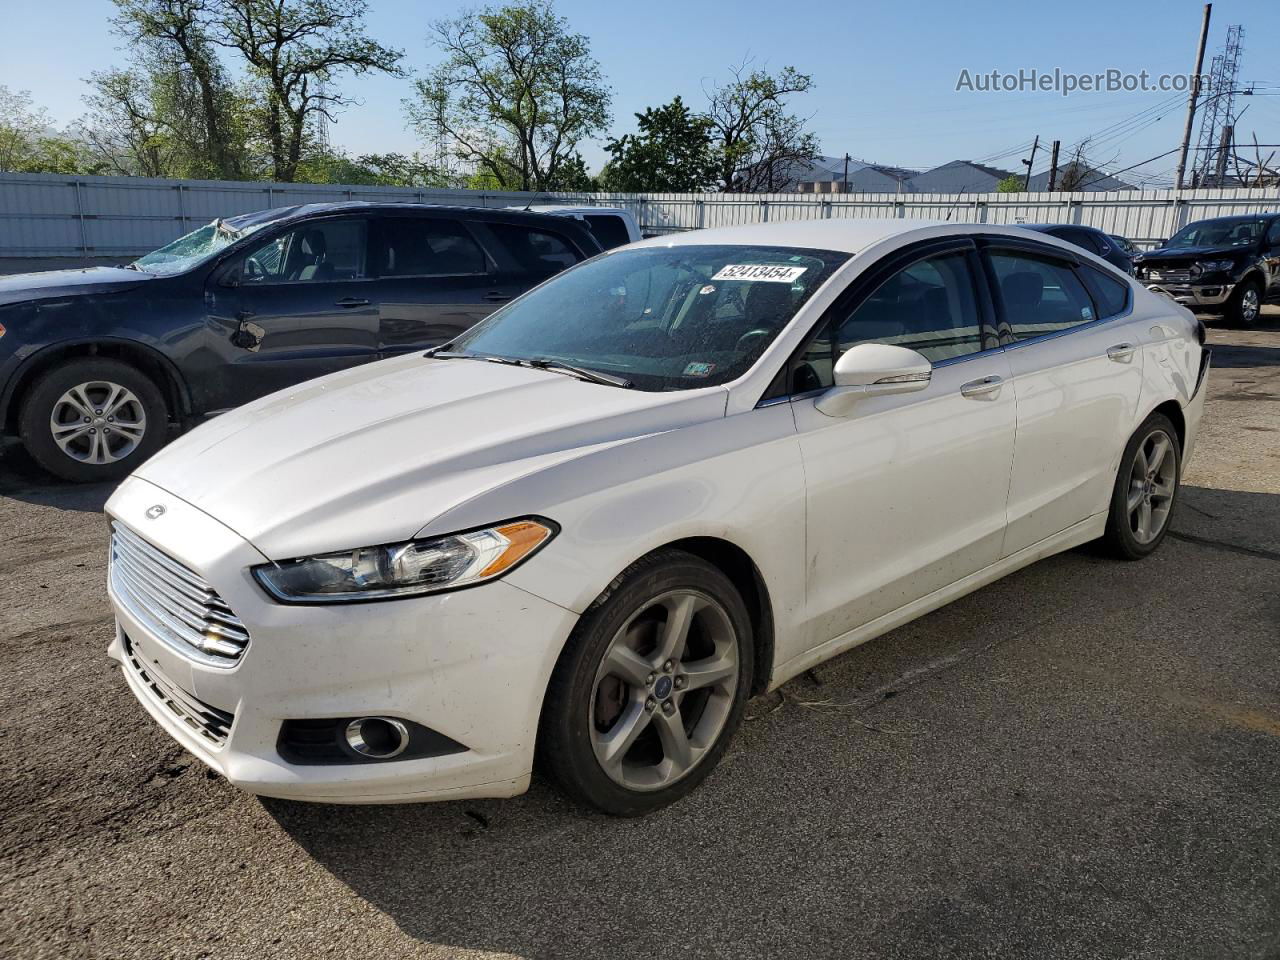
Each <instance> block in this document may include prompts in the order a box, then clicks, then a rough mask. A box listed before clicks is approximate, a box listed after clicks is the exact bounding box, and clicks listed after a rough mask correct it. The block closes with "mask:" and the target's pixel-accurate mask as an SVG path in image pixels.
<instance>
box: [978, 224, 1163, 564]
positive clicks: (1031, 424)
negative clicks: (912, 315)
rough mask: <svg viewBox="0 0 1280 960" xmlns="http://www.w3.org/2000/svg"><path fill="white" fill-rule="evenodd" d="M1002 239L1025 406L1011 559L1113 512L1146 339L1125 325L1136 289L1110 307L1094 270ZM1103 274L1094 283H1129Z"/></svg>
mask: <svg viewBox="0 0 1280 960" xmlns="http://www.w3.org/2000/svg"><path fill="white" fill-rule="evenodd" d="M997 242H999V243H1003V241H993V245H992V246H991V247H990V248H989V249H988V250H987V256H988V258H989V262H990V264H991V273H992V276H993V278H994V280H995V285H996V288H997V289H996V293H997V300H998V301H1000V302H1001V304H1002V307H1001V314H1000V323H999V328H1000V330H1001V332H1002V334H1003V336H1004V339H1005V341H1006V343H1007V344H1008V346H1007V348H1006V351H1005V352H1006V353H1007V354H1008V358H1009V365H1010V368H1011V370H1012V373H1013V391H1012V392H1013V393H1014V394H1015V395H1016V397H1017V407H1018V442H1017V448H1016V450H1015V452H1014V459H1013V472H1012V475H1011V477H1010V480H1009V507H1008V510H1009V529H1008V533H1007V534H1006V536H1005V544H1004V554H1005V555H1006V556H1008V555H1010V554H1014V553H1017V552H1018V551H1019V550H1022V549H1023V548H1025V547H1029V546H1031V545H1032V544H1034V543H1037V542H1038V541H1040V540H1043V539H1045V538H1046V537H1051V536H1053V535H1054V534H1055V533H1059V532H1061V531H1063V530H1065V529H1067V528H1068V527H1070V526H1072V525H1073V524H1075V523H1079V522H1080V521H1082V520H1087V519H1088V518H1089V517H1091V516H1094V515H1095V514H1098V513H1101V512H1103V511H1105V510H1106V509H1107V505H1108V503H1109V502H1110V497H1111V490H1112V485H1113V484H1114V483H1115V477H1116V470H1117V468H1118V466H1119V461H1120V454H1121V452H1122V451H1123V450H1124V446H1125V443H1126V442H1127V441H1128V439H1129V432H1130V431H1131V430H1132V429H1133V426H1134V418H1135V417H1136V416H1137V406H1138V399H1139V394H1140V393H1141V390H1142V360H1143V351H1142V340H1143V339H1144V336H1145V335H1144V333H1143V332H1141V331H1135V330H1131V329H1129V324H1127V323H1126V322H1125V320H1124V315H1125V314H1126V313H1127V311H1128V304H1129V300H1128V297H1127V296H1125V295H1124V294H1127V293H1128V291H1127V290H1126V291H1124V292H1123V294H1122V296H1121V297H1120V299H1119V300H1118V301H1115V300H1111V301H1110V303H1111V304H1112V305H1111V306H1108V305H1107V303H1108V300H1106V299H1104V298H1103V297H1102V296H1099V297H1098V298H1096V300H1097V302H1095V298H1094V297H1092V296H1090V293H1089V291H1088V289H1087V288H1086V286H1085V283H1084V281H1085V280H1086V279H1088V278H1087V276H1086V275H1085V274H1083V273H1082V272H1081V271H1087V270H1092V269H1093V268H1092V267H1088V266H1080V267H1078V268H1077V267H1075V266H1074V265H1073V264H1072V263H1070V262H1068V261H1067V260H1064V259H1059V258H1058V257H1056V256H1055V255H1054V253H1053V251H1050V250H1049V249H1048V248H1044V247H1034V248H1033V247H1003V246H995V245H994V244H995V243H997ZM1099 276H1100V278H1099V279H1095V280H1093V281H1091V282H1093V283H1096V284H1103V283H1110V284H1113V285H1116V284H1119V283H1120V281H1117V280H1116V279H1115V278H1113V277H1110V276H1107V275H1105V274H1101V272H1100V271H1099ZM1099 292H1100V293H1101V292H1102V291H1101V289H1100V291H1099Z"/></svg>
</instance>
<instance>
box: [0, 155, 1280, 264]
mask: <svg viewBox="0 0 1280 960" xmlns="http://www.w3.org/2000/svg"><path fill="white" fill-rule="evenodd" d="M341 200H368V201H382V202H395V203H443V204H455V205H460V206H479V207H506V206H524V205H525V204H528V203H539V204H545V203H575V204H594V205H599V206H613V207H621V208H623V209H626V210H629V211H630V212H631V214H632V215H633V216H634V217H635V218H636V220H637V221H638V222H639V223H640V225H641V229H642V230H643V231H644V232H645V233H646V234H648V235H653V234H662V233H671V232H675V231H680V230H697V229H701V228H703V227H725V226H734V225H738V224H747V223H765V222H777V221H782V220H821V219H831V218H845V217H848V218H854V219H863V218H877V217H895V218H899V217H908V218H920V219H930V220H946V221H951V222H953V223H1046V222H1052V223H1081V224H1086V225H1088V226H1094V227H1098V228H1100V229H1102V230H1106V231H1108V232H1109V233H1116V234H1120V235H1121V236H1125V237H1128V238H1129V239H1131V240H1133V241H1134V242H1135V243H1138V244H1139V245H1143V246H1151V245H1153V244H1154V243H1156V242H1157V241H1159V240H1162V239H1164V238H1166V237H1169V236H1170V235H1171V234H1173V233H1174V232H1176V231H1177V230H1178V229H1179V228H1181V227H1183V226H1185V225H1186V224H1188V223H1190V222H1192V221H1193V220H1202V219H1205V218H1206V217H1215V216H1228V215H1231V214H1240V213H1255V212H1261V211H1266V210H1277V209H1280V189H1277V188H1265V189H1217V190H1184V191H1181V192H1180V193H1179V192H1175V191H1172V190H1145V191H1132V192H1126V193H987V194H921V193H903V194H799V193H794V194H788V193H779V194H721V193H655V194H629V193H603V194H588V193H559V194H531V193H519V192H502V191H493V192H491V191H476V190H443V189H421V190H419V189H414V188H408V187H370V186H346V185H331V184H309V183H231V182H221V181H212V180H156V179H150V178H145V177H65V176H58V175H53V174H13V173H0V257H59V256H62V257H84V256H108V257H109V256H136V255H138V254H141V253H144V252H146V251H147V250H152V249H155V248H156V247H159V246H162V245H163V244H165V243H168V242H169V241H170V240H173V239H174V238H176V237H179V236H181V235H182V234H184V233H187V232H189V231H191V230H193V229H195V228H196V227H198V226H200V225H201V224H205V223H208V222H209V221H211V220H213V219H214V218H215V217H230V216H235V215H236V214H240V213H249V212H251V211H254V210H262V209H266V208H269V207H283V206H292V205H294V204H303V203H324V202H331V201H341Z"/></svg>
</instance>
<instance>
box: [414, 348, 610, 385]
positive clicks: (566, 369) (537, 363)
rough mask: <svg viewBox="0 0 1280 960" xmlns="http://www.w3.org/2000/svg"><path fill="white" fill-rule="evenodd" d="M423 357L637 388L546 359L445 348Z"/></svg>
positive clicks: (604, 375)
mask: <svg viewBox="0 0 1280 960" xmlns="http://www.w3.org/2000/svg"><path fill="white" fill-rule="evenodd" d="M445 346H447V344H446V345H445ZM423 356H426V357H430V358H431V359H432V360H484V361H485V362H486V363H505V364H507V366H511V367H528V368H529V369H530V370H551V371H553V372H555V373H564V374H568V375H569V376H571V377H577V378H578V379H579V380H586V381H587V382H589V383H599V384H602V385H604V386H606V387H622V388H623V389H624V390H625V389H630V388H631V387H634V386H635V384H634V383H632V382H631V381H630V380H628V379H626V378H625V377H615V376H614V375H613V374H611V373H601V372H600V371H599V370H588V369H587V368H586V367H576V366H574V365H573V364H571V363H565V362H564V361H563V360H552V359H549V358H545V357H538V358H535V359H533V360H526V359H524V358H523V357H499V356H494V355H490V354H485V353H457V352H455V351H451V350H445V349H444V348H443V347H436V348H435V349H433V350H428V351H427V352H426V353H425V354H423Z"/></svg>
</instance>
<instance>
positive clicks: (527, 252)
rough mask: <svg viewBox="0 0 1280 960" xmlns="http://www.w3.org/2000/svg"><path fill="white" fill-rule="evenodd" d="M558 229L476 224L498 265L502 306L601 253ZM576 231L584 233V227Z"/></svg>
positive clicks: (514, 224)
mask: <svg viewBox="0 0 1280 960" xmlns="http://www.w3.org/2000/svg"><path fill="white" fill-rule="evenodd" d="M548 219H551V218H549V217H548ZM557 227H558V224H557V225H546V226H544V225H542V224H538V225H537V226H534V225H532V224H529V223H503V222H501V221H496V220H488V221H484V222H477V223H476V224H474V228H475V230H476V233H477V234H478V235H481V236H483V237H484V239H485V245H486V247H488V248H489V249H490V250H491V251H492V253H493V255H494V258H495V259H496V261H497V268H498V273H497V277H496V278H495V279H496V289H495V299H497V300H498V301H499V303H505V302H506V301H508V300H513V299H515V298H516V297H518V296H520V294H522V293H524V292H525V291H526V290H528V289H530V288H531V287H536V286H537V285H538V284H540V283H541V282H542V281H543V280H546V279H548V278H549V277H553V276H555V275H556V274H557V273H559V272H560V271H561V270H564V269H566V268H568V267H572V266H573V265H574V264H575V263H579V262H581V261H583V260H585V259H586V258H587V257H588V256H590V255H592V254H594V253H597V252H598V251H597V250H592V251H590V252H589V253H588V252H586V251H584V250H583V249H582V248H581V247H580V246H579V245H578V244H577V243H575V242H574V241H573V240H572V239H570V237H569V236H568V235H567V233H566V232H565V231H562V230H559V229H557ZM576 229H577V230H578V231H579V232H584V231H583V228H581V227H577V228H576ZM587 239H588V240H589V239H590V237H587Z"/></svg>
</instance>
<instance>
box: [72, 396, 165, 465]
mask: <svg viewBox="0 0 1280 960" xmlns="http://www.w3.org/2000/svg"><path fill="white" fill-rule="evenodd" d="M49 431H50V433H52V434H53V442H54V443H56V444H57V445H58V447H59V449H61V450H62V452H63V453H65V454H66V455H67V456H68V457H70V458H71V459H72V460H77V461H79V462H80V463H92V464H104V463H114V462H115V461H117V460H123V459H124V458H125V457H127V456H129V454H131V453H133V451H134V450H136V449H137V448H138V444H140V443H141V442H142V438H143V436H145V435H146V432H147V414H146V411H145V410H144V409H143V406H142V401H141V400H139V399H138V398H137V396H135V395H134V393H133V391H132V390H129V389H128V388H127V387H122V386H120V384H118V383H111V382H109V381H106V380H91V381H88V382H87V383H81V384H77V385H76V386H74V387H72V388H71V389H70V390H68V391H67V392H66V393H64V394H63V395H62V396H61V397H59V398H58V399H57V401H56V402H55V403H54V405H53V411H52V412H51V413H50V414H49Z"/></svg>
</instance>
